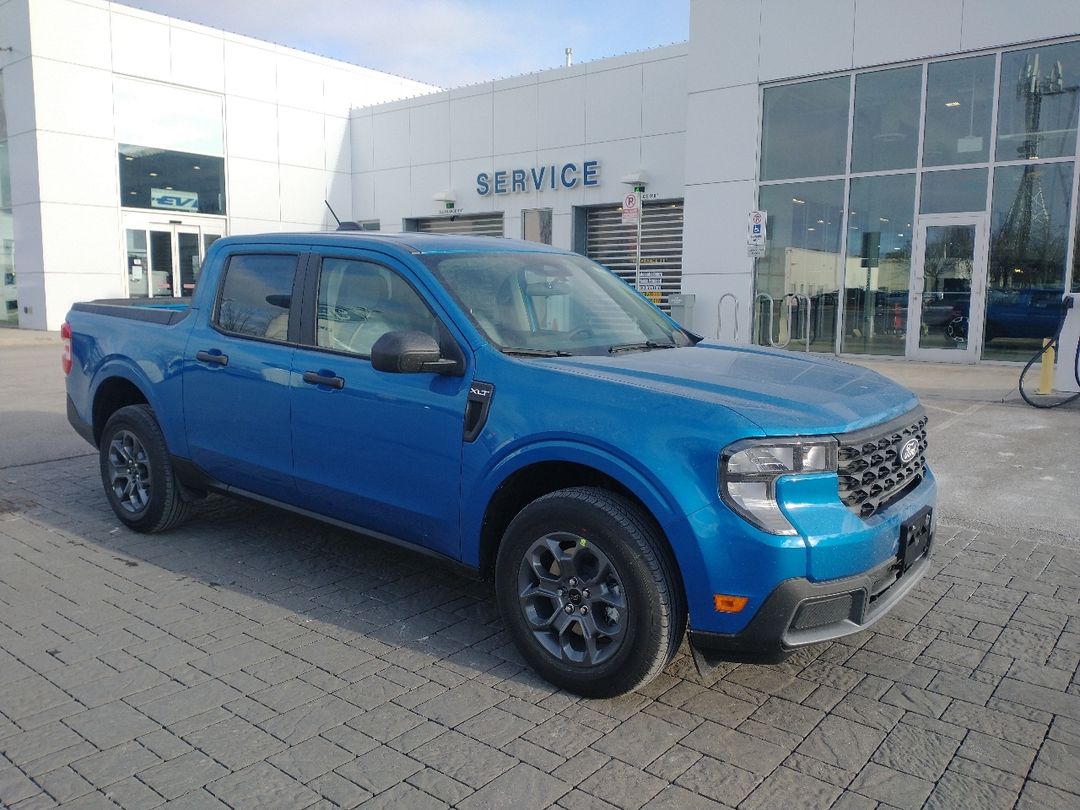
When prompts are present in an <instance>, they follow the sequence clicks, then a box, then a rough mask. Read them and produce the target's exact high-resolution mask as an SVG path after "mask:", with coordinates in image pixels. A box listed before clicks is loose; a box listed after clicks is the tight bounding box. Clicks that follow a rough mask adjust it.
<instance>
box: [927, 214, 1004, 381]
mask: <svg viewBox="0 0 1080 810" xmlns="http://www.w3.org/2000/svg"><path fill="white" fill-rule="evenodd" d="M982 234H983V225H982V220H981V218H977V217H972V216H967V215H964V216H960V217H957V216H949V217H924V218H922V219H921V220H920V222H919V226H918V232H917V234H916V259H915V284H914V288H913V292H912V311H913V312H914V313H915V316H916V320H915V322H914V328H913V329H912V330H911V333H910V334H909V337H908V354H909V356H912V357H919V358H922V359H928V360H929V359H934V360H944V361H959V362H974V360H975V359H976V356H977V355H976V350H977V347H976V343H977V342H978V341H977V338H978V336H979V335H981V329H982V317H983V309H984V307H983V297H984V292H985V289H986V260H985V250H984V246H983V244H982V242H983V239H982Z"/></svg>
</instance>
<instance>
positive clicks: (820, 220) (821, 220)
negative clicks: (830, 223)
mask: <svg viewBox="0 0 1080 810" xmlns="http://www.w3.org/2000/svg"><path fill="white" fill-rule="evenodd" d="M817 224H818V225H824V224H825V220H823V219H819V220H818V221H817Z"/></svg>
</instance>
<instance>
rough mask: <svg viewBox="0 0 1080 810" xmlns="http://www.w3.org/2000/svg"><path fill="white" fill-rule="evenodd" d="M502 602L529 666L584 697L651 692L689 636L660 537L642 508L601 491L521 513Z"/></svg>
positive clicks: (558, 497) (560, 494)
mask: <svg viewBox="0 0 1080 810" xmlns="http://www.w3.org/2000/svg"><path fill="white" fill-rule="evenodd" d="M556 555H561V558H560V557H557V556H556ZM579 555H582V556H579ZM608 569H610V571H611V572H612V575H611V576H608ZM616 586H617V587H616ZM495 593H496V598H497V600H498V603H499V610H500V611H501V613H502V617H503V622H504V623H505V625H506V628H507V630H508V632H509V633H510V636H511V637H512V638H513V640H514V643H515V644H516V645H517V648H518V650H519V651H520V652H521V654H522V656H524V658H525V660H526V661H527V662H528V663H529V665H530V666H532V667H533V669H535V670H536V671H537V672H538V673H540V675H542V676H543V677H544V678H545V679H547V680H548V681H550V682H551V683H553V684H555V685H556V686H559V687H561V688H563V689H566V690H568V691H571V692H575V693H577V694H579V695H583V696H585V697H613V696H615V695H621V694H624V693H626V692H630V691H632V690H634V689H637V688H639V687H641V686H643V685H644V684H646V683H648V682H649V681H650V680H652V678H654V677H655V676H656V675H658V674H659V673H660V671H661V670H662V669H663V668H664V667H665V666H667V664H668V663H669V662H670V661H671V659H672V658H673V657H674V655H675V652H676V650H677V649H678V647H679V644H680V642H681V640H682V636H683V632H684V630H685V627H686V607H685V601H684V597H683V594H682V590H681V586H680V585H679V582H678V578H677V576H676V575H675V564H674V561H673V560H672V559H671V555H670V552H669V551H668V548H667V545H666V543H665V541H664V540H663V538H662V537H661V536H660V533H659V529H657V528H656V527H655V525H654V524H653V522H652V521H651V520H650V519H649V518H648V517H647V516H646V515H645V514H644V513H643V512H642V510H641V509H640V508H639V507H638V506H637V505H636V504H634V503H632V502H631V501H630V500H628V499H627V498H624V497H623V496H621V495H618V494H616V493H612V492H609V491H607V490H603V489H594V488H587V487H579V488H572V489H562V490H559V491H557V492H552V493H550V494H548V495H545V496H543V497H541V498H538V499H537V500H535V501H533V502H532V503H530V504H529V505H528V506H526V507H525V508H524V509H522V510H521V512H520V513H518V515H517V517H515V518H514V520H513V521H511V523H510V525H509V527H507V529H506V533H505V534H504V535H503V540H502V543H501V545H500V546H499V553H498V557H497V559H496V562H495ZM549 594H550V595H549ZM620 602H621V607H620ZM582 608H584V610H583V609H582ZM564 614H565V615H564ZM590 616H591V617H592V618H591V620H590V618H589V617H590ZM590 622H591V623H590ZM559 625H562V626H563V628H564V629H562V630H560V629H558V627H559ZM589 639H592V640H591V642H590V640H589Z"/></svg>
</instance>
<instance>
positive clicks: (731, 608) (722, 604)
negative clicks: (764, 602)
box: [712, 593, 750, 613]
mask: <svg viewBox="0 0 1080 810" xmlns="http://www.w3.org/2000/svg"><path fill="white" fill-rule="evenodd" d="M712 601H713V607H714V608H716V611H717V612H718V613H738V612H739V611H741V610H742V609H743V608H744V607H746V603H747V602H749V601H750V597H748V596H728V595H727V594H723V593H714V594H713V598H712Z"/></svg>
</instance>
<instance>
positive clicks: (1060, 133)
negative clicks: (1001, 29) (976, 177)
mask: <svg viewBox="0 0 1080 810" xmlns="http://www.w3.org/2000/svg"><path fill="white" fill-rule="evenodd" d="M1000 92H1001V99H1000V101H999V103H998V139H997V159H998V160H1032V159H1034V158H1053V157H1064V156H1065V155H1072V154H1074V153H1075V150H1076V116H1077V98H1078V94H1080V42H1069V43H1065V44H1062V45H1047V46H1045V47H1042V48H1031V49H1029V50H1024V51H1012V52H1010V53H1005V54H1002V57H1001V91H1000Z"/></svg>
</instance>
